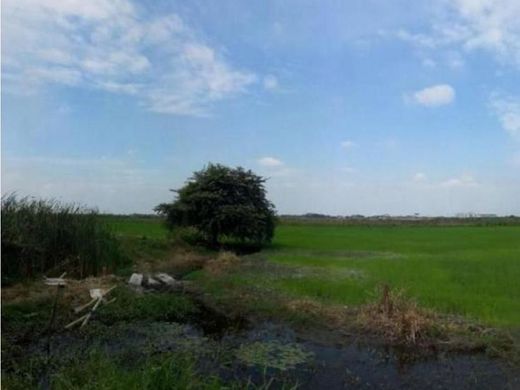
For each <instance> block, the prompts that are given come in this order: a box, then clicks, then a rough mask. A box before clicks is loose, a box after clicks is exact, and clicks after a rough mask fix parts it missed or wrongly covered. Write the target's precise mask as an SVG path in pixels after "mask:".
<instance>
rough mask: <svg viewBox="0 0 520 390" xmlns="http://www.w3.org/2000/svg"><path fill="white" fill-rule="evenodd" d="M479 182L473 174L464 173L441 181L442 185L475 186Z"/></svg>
mask: <svg viewBox="0 0 520 390" xmlns="http://www.w3.org/2000/svg"><path fill="white" fill-rule="evenodd" d="M477 185H478V183H477V181H476V180H475V178H474V177H473V176H471V175H462V176H459V177H453V178H450V179H447V180H444V181H443V182H441V183H440V186H441V187H447V188H451V187H475V186H477Z"/></svg>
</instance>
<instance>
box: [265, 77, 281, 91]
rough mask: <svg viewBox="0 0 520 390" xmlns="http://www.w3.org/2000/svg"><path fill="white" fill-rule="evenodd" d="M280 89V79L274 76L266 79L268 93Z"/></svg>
mask: <svg viewBox="0 0 520 390" xmlns="http://www.w3.org/2000/svg"><path fill="white" fill-rule="evenodd" d="M278 87H279V85H278V79H277V78H276V77H275V76H273V75H272V74H269V75H267V76H265V77H264V88H265V89H267V90H268V91H274V90H277V89H278Z"/></svg>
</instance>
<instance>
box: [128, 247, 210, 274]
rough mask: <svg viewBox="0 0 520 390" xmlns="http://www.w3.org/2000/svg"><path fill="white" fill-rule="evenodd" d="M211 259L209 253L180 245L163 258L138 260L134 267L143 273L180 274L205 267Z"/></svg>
mask: <svg viewBox="0 0 520 390" xmlns="http://www.w3.org/2000/svg"><path fill="white" fill-rule="evenodd" d="M210 259H211V257H210V256H208V255H203V254H200V253H197V252H195V251H193V250H190V249H189V248H182V247H179V248H175V249H173V250H171V251H170V252H169V253H168V254H167V255H166V256H165V258H163V259H154V260H153V261H138V262H136V264H135V266H134V269H135V272H141V273H154V272H166V273H172V274H175V275H179V274H186V273H189V272H191V271H195V270H198V269H201V268H203V267H204V264H206V262H207V261H209V260H210Z"/></svg>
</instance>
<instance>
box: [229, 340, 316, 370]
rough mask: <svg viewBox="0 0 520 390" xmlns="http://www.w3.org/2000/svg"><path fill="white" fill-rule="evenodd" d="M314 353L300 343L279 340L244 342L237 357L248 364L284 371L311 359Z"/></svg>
mask: <svg viewBox="0 0 520 390" xmlns="http://www.w3.org/2000/svg"><path fill="white" fill-rule="evenodd" d="M313 356H314V354H313V353H312V352H308V351H306V350H305V349H303V347H301V346H300V345H298V344H294V343H291V344H282V343H280V342H277V341H268V342H261V341H256V342H254V343H251V344H243V345H241V346H240V348H239V349H238V351H237V352H236V357H237V358H238V360H240V361H241V362H243V363H245V364H247V365H248V366H263V367H267V368H276V369H279V370H282V371H285V370H288V369H290V368H294V367H296V366H297V365H298V364H302V363H305V362H307V361H309V360H310V359H311V358H312V357H313Z"/></svg>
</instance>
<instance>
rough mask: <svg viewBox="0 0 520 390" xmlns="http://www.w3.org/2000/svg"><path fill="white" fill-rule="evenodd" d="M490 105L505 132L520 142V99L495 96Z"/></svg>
mask: <svg viewBox="0 0 520 390" xmlns="http://www.w3.org/2000/svg"><path fill="white" fill-rule="evenodd" d="M490 105H491V108H492V109H493V111H494V112H495V114H496V115H497V117H498V120H499V121H500V124H501V125H502V127H503V128H504V130H505V131H507V132H508V133H509V135H511V137H513V138H514V139H516V140H518V141H520V98H516V97H513V96H504V95H499V94H493V95H492V96H491V99H490Z"/></svg>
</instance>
